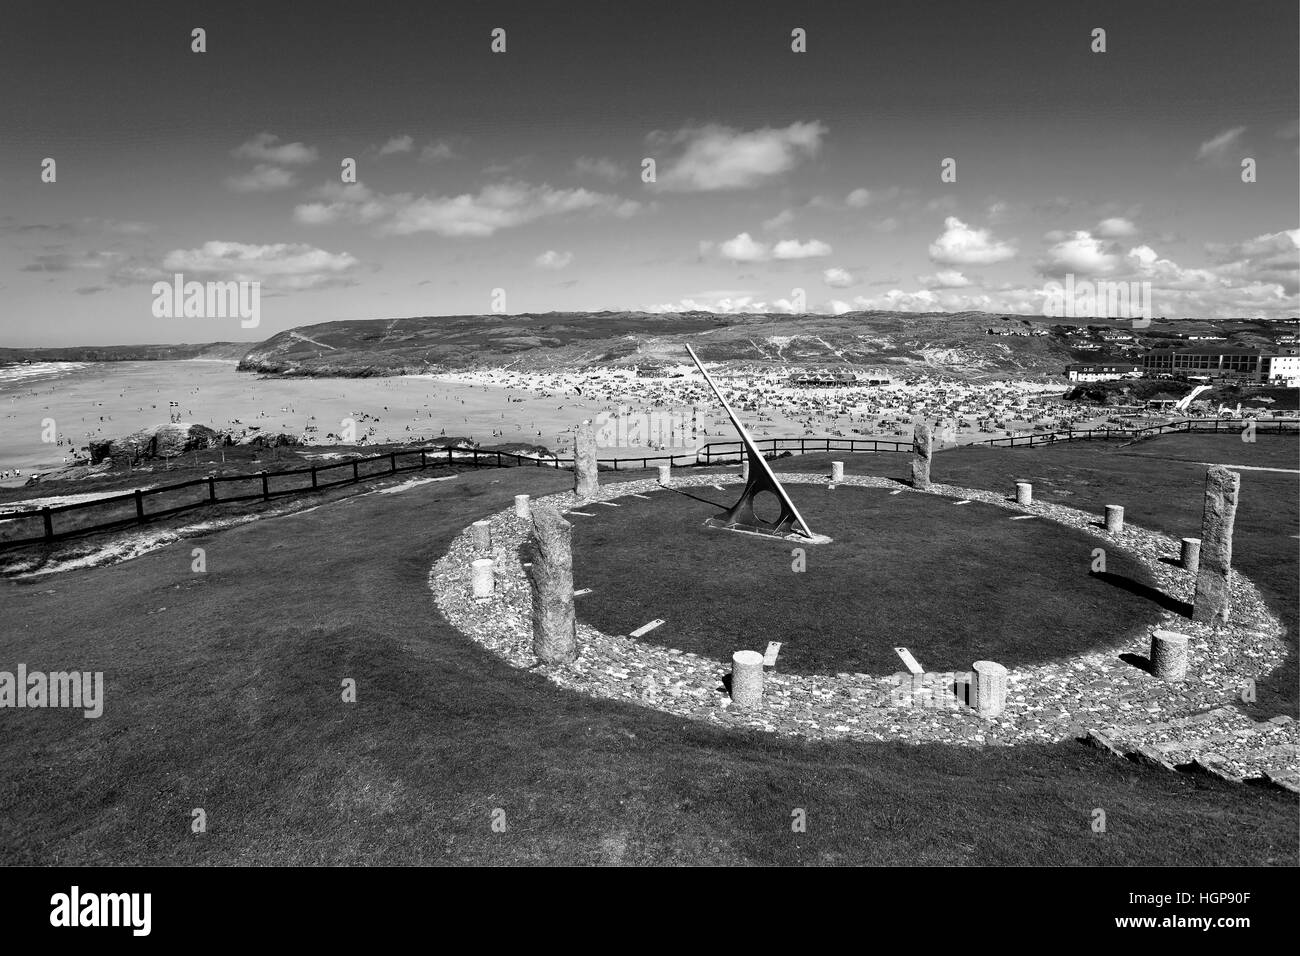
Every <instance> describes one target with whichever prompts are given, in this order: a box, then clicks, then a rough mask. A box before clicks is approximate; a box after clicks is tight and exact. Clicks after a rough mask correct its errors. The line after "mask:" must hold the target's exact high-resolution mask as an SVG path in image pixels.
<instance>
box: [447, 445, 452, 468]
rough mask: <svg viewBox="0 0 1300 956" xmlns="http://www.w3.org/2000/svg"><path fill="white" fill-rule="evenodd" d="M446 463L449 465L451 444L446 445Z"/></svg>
mask: <svg viewBox="0 0 1300 956" xmlns="http://www.w3.org/2000/svg"><path fill="white" fill-rule="evenodd" d="M447 464H448V465H449V466H450V465H451V446H450V445H448V446H447Z"/></svg>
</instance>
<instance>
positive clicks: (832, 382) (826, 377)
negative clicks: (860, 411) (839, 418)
mask: <svg viewBox="0 0 1300 956" xmlns="http://www.w3.org/2000/svg"><path fill="white" fill-rule="evenodd" d="M790 384H791V385H793V386H795V387H796V388H835V387H843V386H846V385H857V384H858V376H857V375H856V374H854V373H853V372H844V371H840V370H835V371H816V372H796V373H795V374H793V375H791V376H790Z"/></svg>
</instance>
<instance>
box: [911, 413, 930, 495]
mask: <svg viewBox="0 0 1300 956" xmlns="http://www.w3.org/2000/svg"><path fill="white" fill-rule="evenodd" d="M933 455H934V431H933V430H932V429H931V428H930V425H929V423H928V422H917V423H916V429H915V431H914V432H913V433H912V487H913V488H917V489H920V490H921V491H926V490H928V489H929V487H930V459H931V457H933Z"/></svg>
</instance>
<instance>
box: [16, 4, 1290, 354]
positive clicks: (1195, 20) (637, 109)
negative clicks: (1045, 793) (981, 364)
mask: <svg viewBox="0 0 1300 956" xmlns="http://www.w3.org/2000/svg"><path fill="white" fill-rule="evenodd" d="M128 11H129V12H128ZM195 28H202V29H203V31H204V46H205V50H204V52H196V51H195V50H194V49H193V45H194V40H193V33H192V31H193V30H194V29H195ZM497 29H501V30H504V31H505V33H504V45H505V49H504V52H494V51H493V49H492V47H493V42H494V40H493V31H494V30H497ZM1097 29H1101V30H1104V31H1105V33H1104V45H1105V48H1104V51H1099V50H1095V49H1094V48H1095V47H1097V46H1098V45H1099V41H1098V39H1097V38H1096V36H1095V34H1094V31H1095V30H1097ZM796 30H800V31H803V34H802V35H803V37H804V41H803V46H804V50H803V51H802V52H796V50H795V49H793V47H794V46H795V45H797V44H796V40H795V38H794V36H793V31H796ZM1298 47H1300V5H1297V4H1296V3H1295V0H1278V2H1273V0H1268V2H1258V0H1255V2H1252V0H1244V2H1243V0H1234V2H1226V0H1225V2H1218V3H1205V2H1200V0H1184V2H1179V3H1169V2H1154V0H1125V2H1119V3H1110V2H1104V3H1103V2H1090V0H1080V2H1071V3H1068V4H1066V3H1044V2H1042V0H1034V2H1024V3H1022V2H1018V0H1008V2H999V3H997V4H983V3H970V2H948V0H910V2H906V3H905V2H902V0H897V2H894V0H891V2H872V3H863V2H861V0H855V2H844V3H841V2H836V0H820V2H815V3H813V2H803V3H783V2H779V0H775V2H767V0H765V2H763V3H762V4H758V3H754V2H752V0H751V2H746V3H736V2H711V0H695V2H686V3H683V2H675V0H658V2H655V3H646V4H638V3H630V2H629V3H623V2H619V3H609V2H600V3H595V2H585V0H569V2H564V3H556V2H551V0H528V2H518V3H494V2H490V0H476V2H449V3H428V2H412V3H405V2H387V3H377V4H359V3H349V4H334V3H312V4H302V3H288V2H281V0H258V2H252V3H250V2H229V0H222V2H206V3H200V2H186V0H167V2H165V3H164V2H153V0H142V2H134V3H132V4H130V5H129V6H120V5H112V4H104V3H102V2H94V3H90V2H85V3H83V2H67V3H59V4H51V3H47V2H34V0H8V2H7V3H6V6H5V23H4V30H3V32H0V82H2V83H3V87H2V88H3V89H4V91H5V93H4V96H3V97H2V98H0V345H16V346H29V347H30V346H39V345H48V346H56V345H78V344H82V345H85V344H129V343H146V342H147V343H156V342H206V341H218V340H221V341H258V340H261V339H264V338H267V337H269V336H270V335H272V334H274V333H275V332H278V331H282V330H284V329H288V328H293V327H297V326H303V325H309V324H313V323H317V322H325V321H332V320H338V319H373V318H390V317H398V316H414V315H456V314H473V313H485V312H490V311H493V310H494V306H495V307H496V308H497V309H499V310H502V311H505V312H508V313H524V312H529V313H534V312H549V311H571V310H572V311H598V310H651V311H674V310H688V309H704V310H712V311H721V312H737V311H748V312H789V311H810V312H824V313H842V312H847V311H854V310H859V309H896V310H901V311H914V312H933V311H961V310H967V309H973V310H983V311H990V312H998V313H1021V314H1041V313H1042V311H1043V301H1044V300H1043V292H1044V289H1045V288H1046V284H1047V283H1049V282H1052V281H1063V279H1064V277H1065V276H1066V275H1067V274H1070V275H1073V276H1074V277H1075V279H1076V281H1082V280H1085V279H1087V280H1092V281H1098V280H1107V281H1115V282H1121V281H1122V282H1136V281H1141V282H1149V283H1150V284H1151V286H1150V288H1151V297H1152V301H1153V305H1154V311H1155V314H1157V315H1167V316H1175V317H1196V318H1225V317H1232V316H1263V317H1268V318H1279V317H1287V316H1294V315H1297V314H1300V298H1298V294H1300V288H1298V286H1300V228H1298V227H1300V149H1298V141H1297V114H1298V112H1300V92H1298V83H1300V55H1298V53H1297V50H1298ZM47 159H53V160H54V181H53V182H47V181H44V178H43V177H48V166H47V164H46V163H45V161H46V160H47ZM347 159H351V160H354V161H355V165H356V182H354V183H352V182H349V183H345V182H344V181H343V163H344V161H345V160H347ZM646 160H653V163H654V168H653V177H650V176H649V175H648V173H647V170H646V169H645V161H646ZM945 160H951V161H952V163H950V164H949V168H950V170H951V173H952V174H954V175H950V176H949V177H948V178H949V179H952V180H953V181H945V179H944V177H943V175H942V174H943V171H944V164H945ZM1246 160H1249V161H1250V165H1251V166H1253V171H1254V181H1253V182H1244V181H1243V175H1244V171H1243V166H1242V163H1243V161H1246ZM650 178H652V179H653V181H647V179H650ZM178 273H179V274H181V275H182V276H183V277H184V279H185V281H198V282H207V281H228V280H234V281H248V282H258V283H260V285H259V287H258V288H259V289H260V296H261V308H260V324H259V325H258V326H257V327H256V328H244V327H243V323H241V321H240V320H239V318H237V317H206V318H204V317H195V316H192V317H188V318H186V317H166V316H162V317H160V316H158V315H156V314H155V313H156V312H157V309H156V308H155V299H156V295H155V290H154V283H155V282H157V281H159V280H171V278H172V277H173V276H174V275H176V274H178Z"/></svg>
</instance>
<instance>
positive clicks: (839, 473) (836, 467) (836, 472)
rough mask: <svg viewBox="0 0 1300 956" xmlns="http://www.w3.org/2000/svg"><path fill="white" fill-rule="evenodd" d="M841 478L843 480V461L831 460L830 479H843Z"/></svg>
mask: <svg viewBox="0 0 1300 956" xmlns="http://www.w3.org/2000/svg"><path fill="white" fill-rule="evenodd" d="M843 480H844V462H842V461H833V462H831V481H843Z"/></svg>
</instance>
